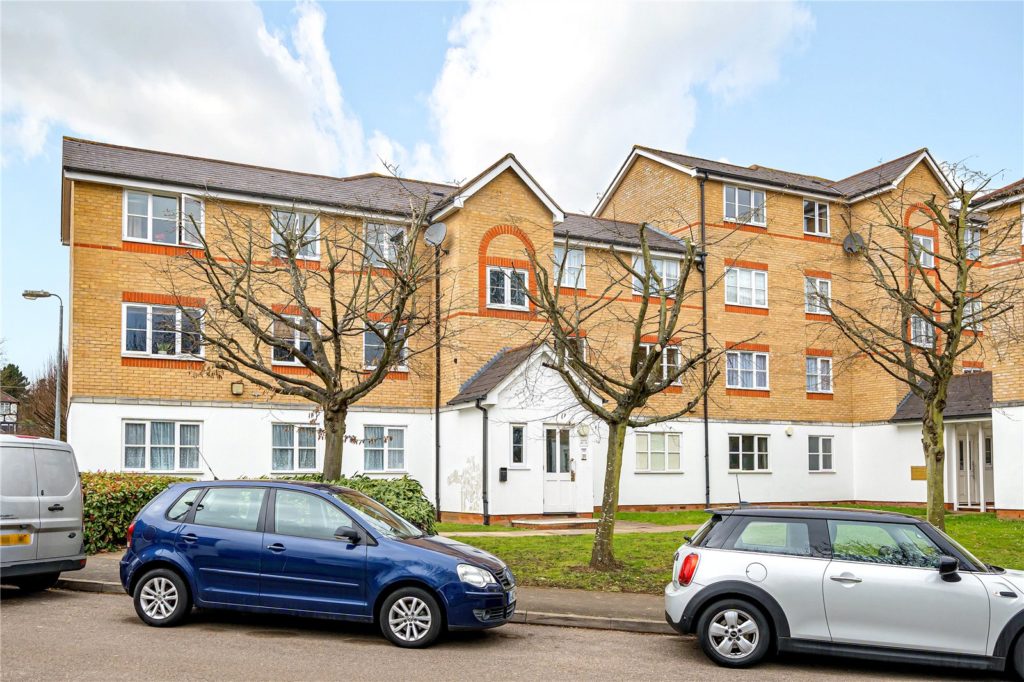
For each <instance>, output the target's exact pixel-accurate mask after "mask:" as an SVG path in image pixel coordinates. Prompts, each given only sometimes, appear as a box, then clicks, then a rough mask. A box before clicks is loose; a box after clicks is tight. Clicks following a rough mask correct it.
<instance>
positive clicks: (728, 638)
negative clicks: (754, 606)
mask: <svg viewBox="0 0 1024 682" xmlns="http://www.w3.org/2000/svg"><path fill="white" fill-rule="evenodd" d="M708 636H709V637H710V639H711V645H712V646H713V647H714V648H715V651H717V652H718V653H719V654H721V655H722V656H725V657H726V658H731V659H735V660H740V659H744V658H746V657H747V656H749V655H750V654H751V653H752V652H753V651H754V650H755V649H756V648H757V643H758V640H759V639H760V637H761V630H760V628H758V627H757V622H756V621H755V620H754V619H753V618H752V617H751V615H750V614H749V613H746V612H745V611H742V610H740V609H726V610H724V611H720V612H719V613H717V614H715V616H714V617H713V618H712V619H711V624H710V626H709V627H708Z"/></svg>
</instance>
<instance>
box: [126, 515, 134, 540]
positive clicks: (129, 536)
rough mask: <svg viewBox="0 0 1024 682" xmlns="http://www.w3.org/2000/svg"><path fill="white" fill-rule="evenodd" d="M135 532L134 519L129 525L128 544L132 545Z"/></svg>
mask: <svg viewBox="0 0 1024 682" xmlns="http://www.w3.org/2000/svg"><path fill="white" fill-rule="evenodd" d="M134 533H135V521H134V520H133V521H132V522H131V524H130V525H129V526H128V538H127V539H128V545H129V546H131V544H132V535H133V534H134Z"/></svg>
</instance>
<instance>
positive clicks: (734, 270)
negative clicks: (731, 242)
mask: <svg viewBox="0 0 1024 682" xmlns="http://www.w3.org/2000/svg"><path fill="white" fill-rule="evenodd" d="M741 272H748V273H750V287H743V288H744V289H747V288H749V290H750V303H740V288H741V287H740V282H739V279H740V273H741ZM730 275H734V279H735V283H734V284H732V285H730V284H729V277H730ZM758 275H762V277H760V278H759V277H758ZM758 279H761V280H763V281H764V303H758V302H757V292H758V291H759V289H760V287H758V286H757V280H758ZM730 286H731V287H732V289H733V290H734V292H735V293H734V295H733V300H731V301H730V300H729V288H730ZM724 289H725V303H726V305H738V306H742V307H744V308H762V309H767V308H768V271H767V270H758V269H755V268H738V267H733V266H729V267H727V268H726V269H725V282H724Z"/></svg>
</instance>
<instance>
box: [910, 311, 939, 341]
mask: <svg viewBox="0 0 1024 682" xmlns="http://www.w3.org/2000/svg"><path fill="white" fill-rule="evenodd" d="M910 343H912V344H914V345H915V346H920V347H921V348H934V347H935V327H933V326H932V323H931V322H930V321H929V320H926V319H925V318H923V317H921V316H919V315H913V316H911V318H910Z"/></svg>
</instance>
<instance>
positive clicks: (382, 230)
mask: <svg viewBox="0 0 1024 682" xmlns="http://www.w3.org/2000/svg"><path fill="white" fill-rule="evenodd" d="M404 247H405V227H403V226H402V225H394V224H390V223H366V258H367V260H369V261H370V265H372V266H373V267H377V268H384V267H387V266H388V265H394V264H396V263H397V262H398V259H399V254H401V252H402V249H403V248H404Z"/></svg>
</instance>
